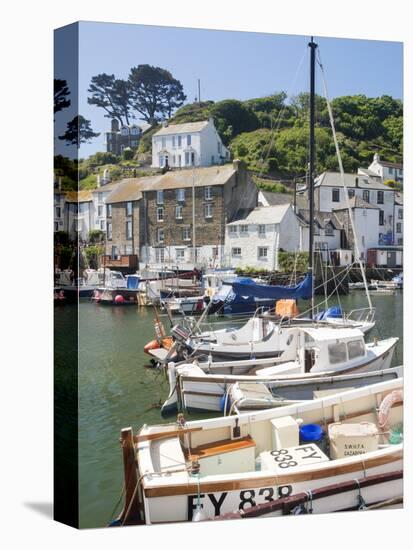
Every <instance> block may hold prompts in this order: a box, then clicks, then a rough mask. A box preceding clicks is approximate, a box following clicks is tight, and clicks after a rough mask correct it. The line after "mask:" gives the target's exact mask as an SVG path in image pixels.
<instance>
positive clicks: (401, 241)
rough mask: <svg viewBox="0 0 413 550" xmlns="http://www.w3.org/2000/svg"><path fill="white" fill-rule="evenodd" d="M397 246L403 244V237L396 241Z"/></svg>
mask: <svg viewBox="0 0 413 550" xmlns="http://www.w3.org/2000/svg"><path fill="white" fill-rule="evenodd" d="M397 244H400V245H402V244H403V237H399V238H398V239H397Z"/></svg>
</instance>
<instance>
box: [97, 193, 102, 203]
mask: <svg viewBox="0 0 413 550" xmlns="http://www.w3.org/2000/svg"><path fill="white" fill-rule="evenodd" d="M102 202H103V193H98V203H99V204H101V203H102Z"/></svg>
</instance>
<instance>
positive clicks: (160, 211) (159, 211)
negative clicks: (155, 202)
mask: <svg viewBox="0 0 413 550" xmlns="http://www.w3.org/2000/svg"><path fill="white" fill-rule="evenodd" d="M164 214H165V209H164V207H163V206H157V207H156V221H157V222H163V221H164Z"/></svg>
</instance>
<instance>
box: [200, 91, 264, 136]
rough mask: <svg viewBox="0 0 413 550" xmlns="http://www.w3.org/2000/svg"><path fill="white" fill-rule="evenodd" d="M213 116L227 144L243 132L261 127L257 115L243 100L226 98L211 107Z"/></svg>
mask: <svg viewBox="0 0 413 550" xmlns="http://www.w3.org/2000/svg"><path fill="white" fill-rule="evenodd" d="M211 116H212V117H213V118H214V121H215V126H216V128H217V130H218V132H219V134H220V136H221V138H222V140H223V142H224V144H225V145H228V143H229V142H230V141H231V139H233V138H234V137H236V136H237V135H238V134H240V133H242V132H252V131H253V130H257V129H258V128H259V127H260V122H259V120H258V117H257V115H256V114H255V113H254V112H253V111H252V110H251V109H250V108H249V107H246V106H245V105H244V104H243V102H242V101H238V100H236V99H226V100H224V101H219V102H218V103H215V104H214V105H213V106H212V107H211Z"/></svg>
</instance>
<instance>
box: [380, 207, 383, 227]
mask: <svg viewBox="0 0 413 550" xmlns="http://www.w3.org/2000/svg"><path fill="white" fill-rule="evenodd" d="M379 225H384V210H380V211H379Z"/></svg>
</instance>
